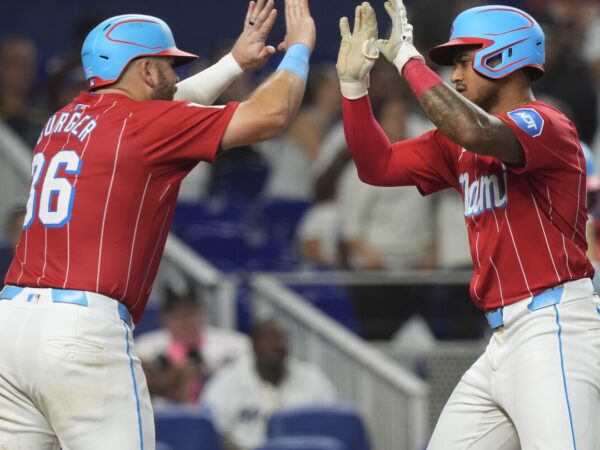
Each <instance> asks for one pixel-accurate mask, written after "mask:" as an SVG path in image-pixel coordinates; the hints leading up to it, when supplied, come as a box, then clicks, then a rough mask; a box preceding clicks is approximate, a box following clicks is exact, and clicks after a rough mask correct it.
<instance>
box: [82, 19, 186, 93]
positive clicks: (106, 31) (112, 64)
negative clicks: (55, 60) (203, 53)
mask: <svg viewBox="0 0 600 450" xmlns="http://www.w3.org/2000/svg"><path fill="white" fill-rule="evenodd" d="M143 56H171V57H174V58H175V65H181V64H185V63H186V62H189V61H192V60H193V59H196V58H197V56H196V55H194V54H192V53H187V52H184V51H182V50H179V49H178V48H177V46H176V45H175V40H174V39H173V34H172V33H171V29H170V28H169V26H168V25H167V24H166V23H165V22H163V21H162V20H160V19H158V18H156V17H152V16H144V15H141V14H125V15H122V16H116V17H111V18H110V19H107V20H105V21H103V22H102V23H100V24H99V25H97V26H96V27H95V28H94V29H93V30H92V31H90V33H89V34H88V35H87V37H86V39H85V41H84V43H83V47H82V49H81V59H82V62H83V70H84V73H85V78H86V80H87V82H88V87H89V88H90V89H96V88H99V87H101V86H106V85H109V84H112V83H114V82H116V81H117V80H118V79H119V77H120V76H121V74H122V73H123V70H125V68H126V67H127V65H128V64H129V63H130V62H131V61H132V60H133V59H135V58H140V57H143Z"/></svg>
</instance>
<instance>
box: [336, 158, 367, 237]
mask: <svg viewBox="0 0 600 450" xmlns="http://www.w3.org/2000/svg"><path fill="white" fill-rule="evenodd" d="M339 188H340V189H339V194H338V196H339V204H340V217H341V223H342V236H343V237H344V238H357V237H361V236H363V235H364V230H365V228H366V226H367V223H368V221H369V215H370V212H371V210H370V207H371V206H372V205H371V204H370V203H371V201H372V198H371V192H372V191H371V189H369V188H370V186H368V185H366V184H364V183H363V182H362V181H360V179H359V178H358V173H357V172H356V166H355V165H354V164H349V165H348V167H346V169H344V172H343V173H342V175H341V180H340V184H339Z"/></svg>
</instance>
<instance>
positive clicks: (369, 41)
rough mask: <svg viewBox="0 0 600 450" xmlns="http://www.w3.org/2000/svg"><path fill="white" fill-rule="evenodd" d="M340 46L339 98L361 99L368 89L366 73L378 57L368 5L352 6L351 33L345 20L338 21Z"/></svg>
mask: <svg viewBox="0 0 600 450" xmlns="http://www.w3.org/2000/svg"><path fill="white" fill-rule="evenodd" d="M340 33H341V35H342V43H341V44H340V51H339V53H338V59H337V64H336V68H337V72H338V77H339V79H340V87H341V90H342V95H343V96H344V97H346V98H348V99H350V100H354V99H357V98H360V97H364V96H365V95H367V93H368V88H369V72H370V70H371V67H373V65H374V64H375V60H376V59H377V58H378V57H379V49H378V48H377V19H376V17H375V11H374V10H373V7H372V6H371V5H370V4H369V3H368V2H363V4H362V5H360V6H357V7H356V15H355V18H354V32H353V33H350V25H349V24H348V18H347V17H342V18H341V19H340Z"/></svg>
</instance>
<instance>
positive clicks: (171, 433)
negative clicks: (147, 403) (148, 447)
mask: <svg viewBox="0 0 600 450" xmlns="http://www.w3.org/2000/svg"><path fill="white" fill-rule="evenodd" d="M154 423H155V424H156V440H157V441H158V442H160V443H161V445H163V447H165V448H169V447H167V446H170V447H171V448H172V450H222V446H221V440H220V438H219V435H218V433H217V431H216V430H215V427H214V425H213V423H212V421H211V418H210V415H209V414H208V413H207V412H206V411H204V410H199V409H190V408H186V407H178V406H177V407H176V406H170V407H165V408H161V409H158V410H156V411H155V412H154Z"/></svg>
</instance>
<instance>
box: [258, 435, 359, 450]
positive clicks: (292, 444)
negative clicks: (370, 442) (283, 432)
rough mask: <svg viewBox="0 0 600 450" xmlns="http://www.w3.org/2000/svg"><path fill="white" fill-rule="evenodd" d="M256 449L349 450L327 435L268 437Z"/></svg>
mask: <svg viewBox="0 0 600 450" xmlns="http://www.w3.org/2000/svg"><path fill="white" fill-rule="evenodd" d="M256 450H351V449H349V448H347V447H346V446H345V445H344V444H343V443H342V442H341V441H340V440H339V439H335V438H332V437H327V436H287V437H276V438H270V439H268V440H267V441H266V442H265V443H264V444H263V445H261V446H260V447H258V448H257V449H256Z"/></svg>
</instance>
